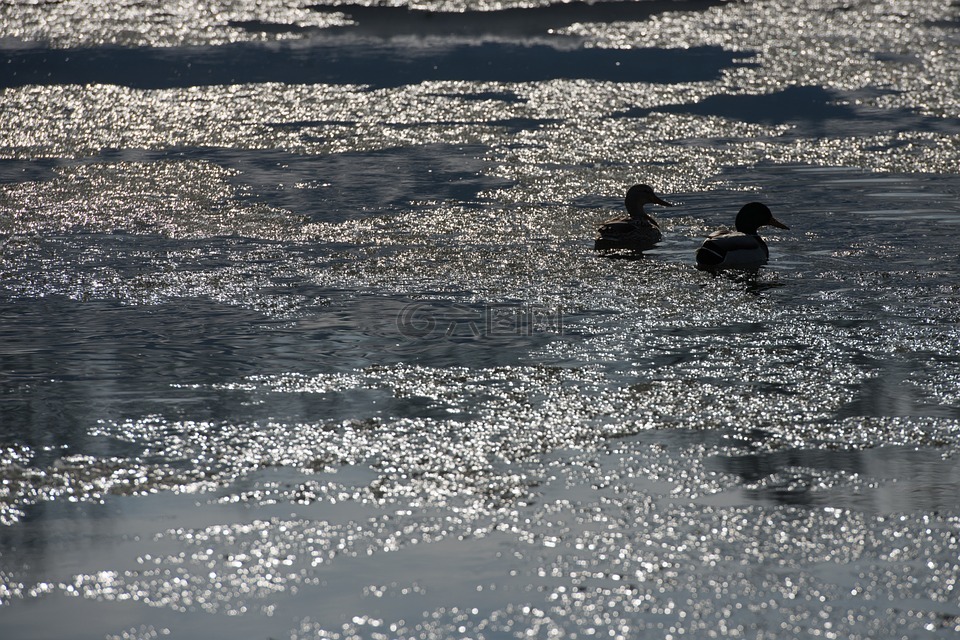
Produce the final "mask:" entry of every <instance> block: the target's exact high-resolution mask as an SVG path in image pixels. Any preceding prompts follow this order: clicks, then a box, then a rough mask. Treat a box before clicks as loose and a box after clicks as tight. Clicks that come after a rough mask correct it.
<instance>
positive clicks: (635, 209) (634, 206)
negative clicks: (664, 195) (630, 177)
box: [624, 184, 673, 217]
mask: <svg viewBox="0 0 960 640" xmlns="http://www.w3.org/2000/svg"><path fill="white" fill-rule="evenodd" d="M624 204H626V205H627V212H628V213H629V214H630V215H631V216H633V217H637V216H640V215H643V214H644V213H646V212H645V211H644V210H643V205H645V204H659V205H660V206H663V207H672V206H673V204H672V203H670V202H667V201H666V200H663V199H661V198H660V197H659V196H658V195H657V194H656V193H654V192H653V189H652V188H651V187H649V186H647V185H645V184H635V185H633V186H632V187H630V189H629V190H628V191H627V197H626V198H625V199H624Z"/></svg>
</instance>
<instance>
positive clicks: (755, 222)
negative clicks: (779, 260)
mask: <svg viewBox="0 0 960 640" xmlns="http://www.w3.org/2000/svg"><path fill="white" fill-rule="evenodd" d="M764 225H770V226H772V227H778V228H780V229H789V228H790V227H788V226H787V225H785V224H783V223H782V222H780V221H779V220H777V219H776V218H774V217H773V214H772V213H770V209H768V208H767V205H765V204H762V203H760V202H751V203H749V204H745V205H743V208H742V209H740V212H739V213H738V214H737V221H736V227H737V230H736V231H714V232H713V233H711V234H710V235H709V236H707V239H706V240H704V242H703V245H702V246H701V247H700V248H699V249H697V268H698V269H725V268H727V267H740V268H756V267H759V266H761V265H764V264H766V263H767V260H768V259H769V258H770V250H769V249H767V243H766V242H764V241H763V238H761V237H760V235H759V234H758V233H757V230H758V229H759V228H760V227H762V226H764Z"/></svg>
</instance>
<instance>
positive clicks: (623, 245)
mask: <svg viewBox="0 0 960 640" xmlns="http://www.w3.org/2000/svg"><path fill="white" fill-rule="evenodd" d="M624 204H625V205H626V207H627V215H625V216H620V217H617V218H611V219H609V220H607V221H605V222H602V223H601V224H600V225H599V226H598V227H597V241H596V243H595V244H594V249H596V250H597V251H605V250H611V249H628V250H630V251H646V250H647V249H652V248H653V245H655V244H657V243H658V242H660V240H661V239H663V234H661V233H660V225H659V224H657V221H656V219H655V218H654V217H653V216H651V215H650V214H649V213H647V212H646V211H644V210H643V206H644V205H647V204H659V205H660V206H663V207H672V206H673V204H671V203H669V202H667V201H666V200H662V199H661V198H660V197H659V196H658V195H657V194H656V193H654V192H653V189H652V188H650V187H648V186H647V185H645V184H635V185H633V186H632V187H630V189H629V190H628V191H627V197H626V198H624Z"/></svg>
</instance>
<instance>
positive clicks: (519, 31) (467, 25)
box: [249, 0, 723, 38]
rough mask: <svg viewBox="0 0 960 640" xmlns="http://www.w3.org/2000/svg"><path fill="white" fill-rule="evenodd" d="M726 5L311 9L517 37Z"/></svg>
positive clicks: (448, 31)
mask: <svg viewBox="0 0 960 640" xmlns="http://www.w3.org/2000/svg"><path fill="white" fill-rule="evenodd" d="M721 4H723V2H722V0H644V1H640V2H637V1H636V0H610V1H608V2H584V1H574V2H560V3H556V4H549V5H544V6H540V7H510V8H504V9H496V10H492V11H449V12H446V11H434V10H430V9H420V8H414V7H408V6H385V5H373V6H371V5H361V4H334V5H324V4H316V5H313V6H312V7H310V8H311V9H313V10H314V11H318V12H320V13H344V14H346V15H347V16H349V17H350V18H351V19H352V20H354V21H355V22H356V24H352V25H345V26H342V27H331V28H329V29H327V31H329V32H334V33H337V32H343V33H360V34H363V35H372V36H377V37H380V38H389V37H395V36H404V35H413V36H417V37H424V36H437V35H456V36H483V35H489V36H495V37H499V38H505V37H509V38H514V37H531V36H542V35H545V34H547V33H549V32H551V31H552V30H556V29H562V28H564V27H568V26H570V25H572V24H575V23H578V22H592V23H610V22H621V21H643V20H647V19H648V18H650V17H651V16H653V15H656V14H659V13H663V12H666V11H703V10H705V9H708V8H710V7H713V6H717V5H721ZM249 29H250V30H251V31H264V29H263V28H262V27H261V26H260V25H256V24H251V25H250V27H249ZM281 33H282V32H281Z"/></svg>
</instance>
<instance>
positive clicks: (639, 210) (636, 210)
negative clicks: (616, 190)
mask: <svg viewBox="0 0 960 640" xmlns="http://www.w3.org/2000/svg"><path fill="white" fill-rule="evenodd" d="M627 213H629V214H630V217H631V218H637V219H641V218H648V217H650V214H649V213H647V212H646V211H644V210H643V205H642V204H635V205H633V206H632V207H630V206H628V207H627Z"/></svg>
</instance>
